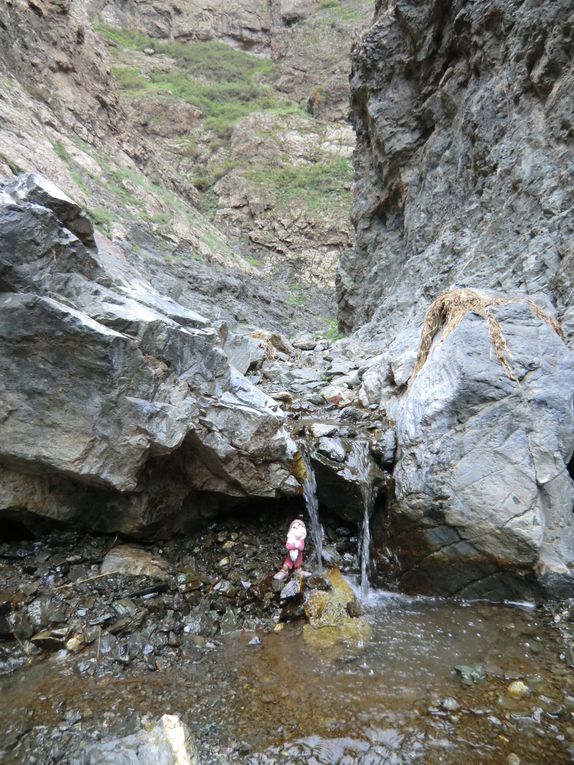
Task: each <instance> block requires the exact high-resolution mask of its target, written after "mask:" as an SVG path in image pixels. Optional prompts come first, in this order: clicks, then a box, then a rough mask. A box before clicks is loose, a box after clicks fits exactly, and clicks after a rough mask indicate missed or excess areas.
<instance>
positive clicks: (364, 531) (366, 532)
mask: <svg viewBox="0 0 574 765" xmlns="http://www.w3.org/2000/svg"><path fill="white" fill-rule="evenodd" d="M360 547H361V595H363V596H365V595H367V594H368V592H369V587H370V583H369V565H370V562H371V527H370V524H369V507H368V505H367V504H365V510H364V516H363V526H362V528H361V536H360Z"/></svg>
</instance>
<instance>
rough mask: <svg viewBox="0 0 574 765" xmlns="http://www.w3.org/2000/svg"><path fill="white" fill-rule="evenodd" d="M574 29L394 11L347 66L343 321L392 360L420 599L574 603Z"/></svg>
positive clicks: (407, 7)
mask: <svg viewBox="0 0 574 765" xmlns="http://www.w3.org/2000/svg"><path fill="white" fill-rule="evenodd" d="M573 30H574V11H573V9H572V4H571V3H570V2H566V1H564V2H562V1H561V0H557V2H553V3H538V2H530V1H529V0H526V1H525V2H520V1H518V0H516V1H515V0H496V2H490V3H483V2H479V1H478V0H477V1H476V2H474V1H472V0H470V1H467V2H463V1H462V0H455V2H448V3H447V2H442V0H426V1H425V2H414V1H412V0H382V1H381V2H378V3H377V8H376V14H375V22H374V24H373V26H372V28H371V29H370V31H369V32H368V33H367V34H366V35H365V36H364V38H363V39H362V41H361V42H360V44H359V45H358V46H356V48H355V50H354V55H353V71H352V76H351V91H352V110H353V119H354V124H355V129H356V133H357V148H356V152H355V168H356V171H357V178H356V188H355V202H354V210H353V217H354V224H355V226H356V232H357V239H356V246H355V248H354V250H352V251H349V252H348V253H347V254H346V255H345V256H344V257H343V259H342V262H341V265H340V269H339V273H338V300H339V321H340V324H341V325H342V326H343V327H345V328H347V329H358V331H357V333H356V335H355V337H358V338H360V339H361V340H362V341H363V342H365V343H366V344H367V345H369V344H370V347H371V348H374V349H376V350H377V351H378V353H379V354H380V355H379V357H378V358H377V359H376V360H374V361H373V364H372V365H371V366H370V367H369V369H368V370H366V371H365V373H364V375H363V377H362V383H361V391H360V394H359V396H360V399H361V400H362V401H363V403H365V404H371V405H375V406H379V407H380V408H381V409H382V411H383V412H386V414H387V415H388V416H389V417H390V418H391V419H392V420H394V421H396V423H397V460H396V464H395V469H394V474H393V475H394V481H395V484H394V485H395V497H394V500H393V503H392V507H391V509H390V513H389V519H390V524H391V526H392V527H393V531H392V532H391V533H390V535H389V543H390V544H391V546H394V549H395V552H396V553H397V554H398V558H399V568H400V573H399V579H400V581H401V582H402V585H403V586H405V587H407V588H410V589H412V590H413V591H419V592H420V591H425V592H430V591H432V590H433V589H436V588H437V587H438V588H442V589H443V590H445V591H447V592H460V593H464V594H477V593H482V594H485V593H486V594H492V593H494V592H496V591H497V590H498V591H499V592H500V591H501V586H502V583H503V582H505V583H504V586H502V589H504V587H507V586H508V581H507V580H506V577H507V574H508V573H509V572H510V573H511V579H512V580H513V582H514V584H511V588H512V587H514V586H516V587H517V591H520V590H522V591H524V589H525V588H526V589H528V586H529V585H528V580H529V578H530V577H532V576H533V575H534V577H535V578H536V577H538V578H539V581H542V582H543V584H544V586H545V587H546V588H547V589H548V590H549V591H551V592H553V593H556V592H566V591H568V588H570V587H571V580H572V565H573V564H572V561H573V559H574V529H573V524H572V503H573V497H574V493H573V492H574V483H573V481H572V479H571V475H572V452H573V449H574V441H573V438H572V419H571V413H572V370H573V369H574V367H573V366H572V361H573V357H572V353H571V351H570V350H569V349H568V347H567V345H566V344H565V343H564V342H563V340H562V339H561V335H562V333H564V336H565V338H566V342H569V343H570V344H571V342H572V336H573V334H574V304H573V301H572V295H573V294H574V289H573V288H574V278H573V271H572V266H573V264H574V248H573V244H572V242H573V238H572V233H573V227H574V215H573V210H574V143H573V138H574V112H573V103H572V98H571V94H572V91H573V88H574V67H573V59H572V52H573V49H574V36H573ZM439 296H440V297H439ZM521 303H522V305H521ZM429 307H430V308H429ZM555 308H556V316H557V318H558V320H559V323H558V324H557V323H556V322H554V319H553V317H554V313H553V312H554V309H555ZM427 309H429V310H428V313H427V314H426V318H425V312H427ZM510 561H512V565H509V564H510ZM511 569H514V570H512V571H511ZM516 571H518V572H519V573H520V575H519V577H518V579H517V578H516ZM517 582H518V584H517Z"/></svg>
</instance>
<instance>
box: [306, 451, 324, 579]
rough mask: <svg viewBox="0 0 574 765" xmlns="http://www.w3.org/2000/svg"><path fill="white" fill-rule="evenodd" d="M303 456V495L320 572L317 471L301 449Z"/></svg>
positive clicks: (320, 534) (321, 553) (320, 552)
mask: <svg viewBox="0 0 574 765" xmlns="http://www.w3.org/2000/svg"><path fill="white" fill-rule="evenodd" d="M301 454H302V456H303V462H304V464H305V480H304V481H303V496H304V497H305V504H306V506H307V512H308V513H309V520H310V521H311V537H312V538H313V543H314V545H315V550H316V551H317V563H318V567H319V573H320V572H321V571H323V528H322V526H321V521H320V520H319V500H318V499H317V480H316V478H315V471H314V470H313V468H312V466H311V460H310V459H309V458H308V457H307V455H306V453H305V452H304V451H303V450H301Z"/></svg>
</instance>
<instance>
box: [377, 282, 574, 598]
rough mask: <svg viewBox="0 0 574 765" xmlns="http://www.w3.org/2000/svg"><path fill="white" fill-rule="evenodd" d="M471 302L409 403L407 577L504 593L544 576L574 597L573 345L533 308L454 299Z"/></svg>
mask: <svg viewBox="0 0 574 765" xmlns="http://www.w3.org/2000/svg"><path fill="white" fill-rule="evenodd" d="M461 297H462V298H463V299H464V298H465V297H466V298H468V299H469V301H473V302H474V311H473V310H472V308H471V309H470V311H468V312H465V310H464V307H463V309H462V311H461V313H460V314H459V315H458V317H457V318H456V319H455V320H454V321H451V322H450V323H449V322H447V324H446V327H444V328H443V329H442V332H441V333H440V334H439V335H437V336H436V337H435V339H434V342H433V345H432V346H431V349H430V354H429V355H428V357H427V358H426V360H424V357H423V358H422V359H421V363H422V362H423V361H424V363H423V365H422V368H421V369H420V371H419V373H418V374H417V375H416V377H415V379H414V380H413V381H412V382H411V385H410V387H409V389H408V391H407V393H406V394H405V395H404V397H403V399H402V401H401V403H400V405H399V407H398V420H397V437H398V446H399V459H398V462H397V466H396V469H395V474H394V476H395V484H396V504H395V508H394V511H393V520H392V523H393V528H394V532H393V546H394V548H395V551H396V552H397V554H398V555H399V558H400V560H401V564H402V574H401V577H400V581H401V584H402V586H403V587H405V588H406V589H408V590H411V591H418V592H420V591H423V592H427V593H433V592H436V591H437V590H438V591H442V592H447V593H462V594H464V595H494V596H497V597H500V596H503V597H504V596H508V595H512V594H515V593H524V592H525V591H526V592H527V591H529V590H530V591H531V592H534V591H535V590H536V583H535V582H540V583H542V584H543V585H544V586H545V587H546V588H547V590H548V591H550V592H553V593H558V592H562V593H566V592H568V590H569V589H570V588H571V587H572V582H573V581H574V524H573V520H572V508H573V507H574V482H573V481H572V479H571V477H570V475H569V472H568V463H569V460H570V459H571V457H572V453H573V452H574V406H573V404H574V401H573V395H574V393H573V391H574V353H572V352H571V351H570V350H569V349H568V348H567V347H566V346H565V344H564V342H563V340H562V339H561V338H560V337H559V335H558V334H557V332H556V326H555V325H553V324H552V320H551V319H550V317H549V316H548V315H547V314H545V313H544V312H542V310H541V308H540V306H539V305H537V304H536V303H534V302H531V301H527V300H523V299H520V298H518V299H514V300H512V299H506V298H504V297H500V296H496V297H493V296H485V295H478V293H470V291H468V292H465V293H462V295H461V293H460V292H459V293H454V294H453V297H452V300H453V301H457V300H460V299H461ZM490 301H493V302H490ZM497 301H500V302H497ZM539 302H540V300H539ZM481 303H482V305H481ZM543 307H545V308H547V309H548V306H547V305H546V306H543ZM478 311H482V313H479V312H478Z"/></svg>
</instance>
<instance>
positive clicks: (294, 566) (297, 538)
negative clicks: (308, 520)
mask: <svg viewBox="0 0 574 765" xmlns="http://www.w3.org/2000/svg"><path fill="white" fill-rule="evenodd" d="M306 536H307V529H306V528H305V524H304V523H303V521H302V520H300V519H299V518H295V520H294V521H293V522H292V523H291V525H290V526H289V531H288V532H287V539H286V541H285V547H286V548H287V557H286V558H285V560H284V561H283V566H282V567H281V569H280V570H279V571H278V572H277V573H276V574H275V576H274V577H273V578H274V579H279V580H280V581H282V580H284V579H287V577H288V576H289V574H290V573H291V572H292V571H295V572H297V573H298V574H300V575H301V576H308V572H307V571H303V569H302V568H301V566H302V565H303V549H304V547H305V538H306Z"/></svg>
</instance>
